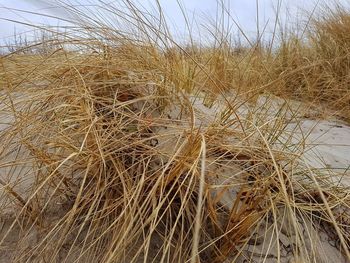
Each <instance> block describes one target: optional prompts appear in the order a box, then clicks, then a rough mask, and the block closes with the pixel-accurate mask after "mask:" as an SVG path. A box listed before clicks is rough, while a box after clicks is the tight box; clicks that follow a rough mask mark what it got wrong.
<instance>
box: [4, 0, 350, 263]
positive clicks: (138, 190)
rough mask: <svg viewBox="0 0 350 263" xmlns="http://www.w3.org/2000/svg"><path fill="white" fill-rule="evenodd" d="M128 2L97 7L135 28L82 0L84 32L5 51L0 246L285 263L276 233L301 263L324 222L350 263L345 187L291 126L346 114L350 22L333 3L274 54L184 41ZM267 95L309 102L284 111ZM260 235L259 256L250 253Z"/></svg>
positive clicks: (69, 255) (122, 256) (55, 254)
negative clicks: (116, 24) (313, 162)
mask: <svg viewBox="0 0 350 263" xmlns="http://www.w3.org/2000/svg"><path fill="white" fill-rule="evenodd" d="M125 4H126V5H127V6H128V8H129V11H131V12H130V13H131V16H128V14H121V12H120V11H119V10H118V9H117V7H113V6H108V5H107V4H105V5H104V7H105V8H108V10H109V11H108V12H110V14H112V13H113V14H114V15H115V16H117V17H120V18H121V20H124V22H125V21H126V22H127V24H128V26H129V27H128V32H131V33H130V34H128V33H126V32H122V31H119V30H117V29H115V28H113V27H112V26H108V23H107V21H104V20H103V19H101V18H99V17H97V16H96V17H93V16H89V15H84V14H81V13H79V11H78V10H77V9H73V10H72V12H75V13H76V14H78V15H79V17H80V19H81V21H80V22H76V28H79V32H80V33H79V34H78V35H76V36H75V37H73V36H72V35H71V34H69V33H65V34H66V35H64V37H65V39H64V40H62V36H60V35H59V34H58V35H57V36H58V37H57V38H56V39H53V40H51V41H49V40H45V41H44V42H43V43H41V42H40V43H37V44H33V45H31V44H28V45H27V46H25V47H21V49H20V50H19V51H17V52H13V53H10V54H6V55H4V56H2V57H1V69H0V76H1V78H0V85H1V91H0V92H1V97H0V99H1V104H0V105H1V111H0V112H1V113H0V114H1V133H0V137H1V141H2V145H1V149H0V150H1V155H0V171H1V177H0V179H1V181H0V184H1V186H2V197H1V198H2V201H1V213H2V215H3V217H4V216H5V215H7V216H8V217H9V219H8V221H6V222H7V224H8V226H7V227H6V228H3V231H2V232H1V235H0V244H1V246H0V249H1V250H2V251H3V252H2V253H3V254H4V255H5V254H6V253H9V256H8V259H9V260H12V261H14V262H84V261H85V262H218V263H219V262H236V261H237V262H238V261H239V260H243V259H246V260H248V262H251V261H252V260H253V258H254V257H255V260H256V257H258V258H259V262H265V261H267V262H268V260H269V258H271V255H270V254H271V253H272V252H271V251H272V250H273V249H274V248H277V249H275V250H276V251H277V252H276V253H277V254H274V260H277V262H282V259H281V258H282V257H284V255H282V254H281V253H282V252H281V251H282V244H281V242H279V241H278V240H279V239H280V236H281V235H282V234H283V235H284V236H287V237H288V238H289V241H290V244H292V245H291V246H290V247H289V248H288V249H289V250H290V257H293V258H294V260H295V262H296V261H297V260H300V262H322V260H325V259H324V258H322V254H320V250H322V249H320V247H319V244H318V243H317V242H318V241H317V237H315V233H317V232H319V231H327V233H328V236H330V237H331V239H332V240H333V241H334V242H335V243H336V240H339V242H338V243H336V244H335V246H336V247H337V249H338V250H339V251H340V253H341V254H343V256H344V257H347V258H349V247H350V239H349V237H350V230H349V220H350V219H349V205H350V199H349V187H348V186H345V185H341V184H338V185H336V184H333V183H331V182H332V177H333V176H337V174H335V172H334V171H332V170H326V171H325V170H323V169H313V168H312V167H309V166H308V165H307V162H305V161H304V160H303V153H304V151H306V149H305V147H306V146H305V138H304V137H302V138H299V139H298V138H296V137H295V134H296V133H297V132H299V133H300V132H301V131H300V127H299V124H300V122H301V121H302V120H303V118H305V117H306V115H307V114H309V113H310V112H311V109H315V108H317V106H321V107H322V109H324V111H323V112H322V111H318V112H316V114H315V115H314V116H313V117H318V118H319V117H322V116H329V115H330V114H335V115H336V116H338V117H341V118H343V119H344V120H349V118H350V108H349V105H350V89H349V86H348V78H349V77H348V75H349V74H348V72H349V62H348V55H347V53H348V49H347V47H348V46H350V40H349V38H348V35H349V34H348V32H347V31H349V28H350V27H349V25H350V24H349V21H350V19H349V17H350V15H349V14H348V13H347V12H345V11H344V9H339V10H337V12H334V13H329V12H328V13H327V14H330V15H327V16H325V17H321V18H318V19H316V20H312V22H311V25H310V27H309V29H310V30H308V31H307V34H306V35H307V39H306V40H304V41H301V40H300V39H298V38H296V37H295V36H294V37H291V38H289V39H285V40H283V41H282V43H281V45H280V46H279V47H278V48H276V49H272V50H269V49H268V48H264V47H263V46H261V47H260V46H259V47H257V46H253V47H251V48H250V47H244V48H243V47H241V48H240V49H236V48H234V47H232V44H231V43H230V41H228V39H229V37H225V38H223V39H219V38H217V39H216V41H217V42H216V43H217V44H216V45H215V46H214V47H212V48H208V47H203V46H201V45H198V44H193V46H191V45H189V46H187V47H183V46H181V45H178V44H177V43H176V41H175V40H174V39H173V38H171V36H170V34H169V33H168V31H167V26H166V25H165V23H164V21H163V20H162V19H161V20H158V21H157V19H156V17H152V20H153V22H152V21H150V19H151V18H150V17H148V16H146V15H145V14H144V12H141V11H140V10H138V9H137V8H136V7H135V6H133V5H132V4H131V3H130V2H128V1H125ZM67 8H72V7H67ZM104 22H105V23H104ZM155 22H158V23H155ZM106 26H107V27H106ZM216 29H217V30H218V28H216ZM218 35H225V34H224V32H221V33H220V34H219V33H218V31H217V32H216V34H215V36H216V37H217V36H218ZM86 36H88V38H86ZM67 44H71V45H73V44H74V45H75V48H74V49H71V50H68V48H67ZM41 46H44V47H45V49H44V51H45V52H41V53H40V54H39V53H38V52H37V51H36V52H34V53H30V50H31V49H33V48H35V50H38V47H41ZM262 94H263V95H264V97H263V98H264V99H265V102H263V103H261V102H259V101H260V100H261V98H262ZM271 94H275V95H278V96H280V97H282V98H293V99H296V100H300V101H303V102H305V104H302V106H300V107H297V108H296V107H295V106H293V105H294V104H295V102H292V101H289V100H285V101H283V100H282V102H283V103H281V104H279V105H278V106H277V108H276V105H275V102H276V98H275V97H274V96H272V95H271ZM293 103H294V104H293ZM327 114H328V115H327ZM292 123H294V124H295V128H294V130H290V126H289V125H290V124H292ZM305 136H306V135H305ZM345 168H346V167H345ZM344 174H345V172H344ZM15 233H16V234H18V238H15V241H16V242H17V243H16V244H17V249H18V251H17V252H16V253H12V254H11V253H10V252H9V250H10V249H11V248H10V243H11V242H12V241H11V240H10V238H11V236H13V235H14V234H15ZM33 233H34V234H33ZM33 235H36V236H37V238H36V241H32V240H33ZM28 240H29V241H28ZM276 240H277V241H276ZM25 242H29V243H30V246H25V245H24V243H25ZM261 243H264V244H266V245H265V250H267V253H266V255H265V254H263V253H262V252H259V251H253V252H252V251H250V252H247V249H248V247H255V246H256V247H257V246H258V245H259V244H261ZM266 247H267V249H266ZM270 252H271V253H270ZM349 259H350V258H349ZM225 260H231V261H225ZM325 262H327V261H325Z"/></svg>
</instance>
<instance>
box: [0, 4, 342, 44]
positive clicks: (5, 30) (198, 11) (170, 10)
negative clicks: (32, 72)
mask: <svg viewBox="0 0 350 263" xmlns="http://www.w3.org/2000/svg"><path fill="white" fill-rule="evenodd" d="M60 1H63V2H70V3H80V4H83V5H84V4H85V5H86V4H94V3H98V2H100V1H101V0H86V1H84V0H60ZM222 1H224V2H226V5H227V6H228V8H229V10H230V14H231V16H232V18H233V19H234V20H235V21H236V22H237V23H239V25H240V26H241V27H242V28H243V29H244V31H245V32H247V33H250V34H253V33H254V32H256V31H257V19H256V12H257V8H256V0H222ZM280 1H282V6H283V7H282V9H283V13H282V14H283V17H282V18H283V19H284V20H286V19H288V20H290V21H291V22H294V21H296V20H297V18H296V16H297V14H299V13H300V12H299V11H300V10H307V11H311V10H313V8H314V6H315V4H316V2H319V1H318V0H304V1H303V0H280ZM104 2H115V5H118V3H119V2H120V1H118V0H117V1H112V0H104ZM133 2H135V1H133ZM149 2H153V3H154V1H152V0H144V1H143V0H138V3H141V4H142V5H144V6H149ZM159 2H160V3H161V5H162V8H163V10H164V12H165V14H166V15H167V17H168V19H169V20H170V21H171V23H172V24H175V25H176V27H177V28H178V29H179V30H180V31H183V30H184V28H185V22H184V20H183V16H182V15H181V10H180V8H179V6H178V3H177V1H176V0H159ZM278 2H279V0H258V6H259V28H260V29H259V30H260V31H261V30H262V29H263V28H264V26H265V24H266V23H268V26H267V30H271V28H272V27H273V23H274V19H275V14H274V7H276V5H277V4H278ZM327 2H330V1H327ZM335 2H347V1H346V0H344V1H342V0H338V1H335ZM181 3H184V6H185V8H186V13H187V14H188V16H189V18H191V17H193V16H195V17H197V19H196V21H197V22H198V23H199V24H204V23H205V20H206V19H207V18H208V17H212V18H215V14H216V10H217V1H216V0H187V1H185V0H182V1H181ZM53 6H57V1H56V0H0V39H1V40H0V41H1V42H3V41H4V39H6V38H8V37H12V36H13V34H14V29H15V28H16V33H21V32H25V31H26V30H30V27H28V26H23V25H20V24H16V23H13V22H9V21H6V20H3V19H10V20H16V21H22V22H24V23H27V24H36V25H37V24H40V23H43V24H50V25H54V26H55V25H62V24H63V23H62V22H58V21H57V20H55V19H52V18H47V17H43V16H38V15H34V14H28V13H27V14H26V13H23V12H20V11H18V10H15V9H20V10H26V11H31V12H38V13H46V14H49V15H53V16H58V17H62V18H67V17H69V13H68V12H67V11H65V10H64V9H63V8H54V7H53ZM286 8H288V9H289V10H290V13H289V15H287V13H286V12H285V10H286ZM297 10H299V11H297ZM235 30H236V31H237V28H236V29H235Z"/></svg>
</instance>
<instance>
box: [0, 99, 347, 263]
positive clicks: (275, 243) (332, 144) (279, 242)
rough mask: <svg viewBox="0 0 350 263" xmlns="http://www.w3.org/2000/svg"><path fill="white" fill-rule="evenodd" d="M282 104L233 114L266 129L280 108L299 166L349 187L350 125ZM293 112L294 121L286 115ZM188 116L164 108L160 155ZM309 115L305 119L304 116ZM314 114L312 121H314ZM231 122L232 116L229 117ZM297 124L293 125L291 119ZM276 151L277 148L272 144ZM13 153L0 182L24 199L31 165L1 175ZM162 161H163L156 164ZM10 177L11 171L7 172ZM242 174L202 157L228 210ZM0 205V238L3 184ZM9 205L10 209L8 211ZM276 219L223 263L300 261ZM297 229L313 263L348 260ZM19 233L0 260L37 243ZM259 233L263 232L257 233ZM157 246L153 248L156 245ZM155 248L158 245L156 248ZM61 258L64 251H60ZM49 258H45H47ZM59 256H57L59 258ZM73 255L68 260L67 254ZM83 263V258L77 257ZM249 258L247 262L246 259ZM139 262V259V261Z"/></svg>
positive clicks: (199, 114)
mask: <svg viewBox="0 0 350 263" xmlns="http://www.w3.org/2000/svg"><path fill="white" fill-rule="evenodd" d="M192 105H193V106H192V107H193V113H194V116H195V123H194V126H196V127H204V128H205V127H206V126H208V125H210V124H211V123H213V122H214V121H215V120H217V119H218V118H220V116H222V113H223V111H224V110H225V107H224V106H223V105H224V103H216V104H214V105H212V106H211V107H208V106H207V105H205V103H203V101H201V100H196V101H192ZM285 105H286V104H285V101H284V100H281V99H278V98H274V99H273V100H270V99H267V97H264V96H262V97H260V98H259V99H258V100H257V102H256V103H252V104H245V105H243V106H241V107H240V108H239V109H237V112H238V114H239V116H240V117H241V118H248V117H249V118H251V117H252V116H253V118H252V119H253V120H254V119H255V120H256V123H255V124H256V125H260V124H261V123H263V122H264V120H262V117H261V116H265V117H264V118H265V120H267V121H269V123H270V125H273V122H274V120H275V119H276V116H277V114H281V113H278V112H281V109H282V108H283V109H284V110H283V111H282V112H283V114H284V116H285V119H286V123H287V125H286V129H285V134H282V135H281V138H284V139H281V140H282V141H283V140H284V142H289V143H290V145H293V143H295V144H298V142H299V141H300V140H302V139H303V140H304V141H305V144H304V145H303V147H305V149H306V150H305V152H304V153H302V154H301V156H300V160H301V162H302V163H303V164H304V166H305V167H309V168H310V169H318V170H320V171H322V172H323V173H325V174H327V175H328V178H329V183H331V184H334V186H339V185H344V186H347V187H349V188H350V172H349V170H350V126H349V125H347V124H346V123H343V122H342V121H340V120H336V119H332V120H322V119H319V118H317V111H315V110H310V109H309V108H308V107H306V106H303V105H302V104H301V103H299V102H293V101H292V102H289V103H288V105H289V106H288V107H285ZM296 108H298V114H297V118H296V117H295V116H294V114H292V112H293V111H294V110H295V109H296ZM190 115H191V114H189V113H188V114H183V113H181V116H182V117H180V112H179V109H178V107H177V106H176V105H173V106H172V107H170V108H169V116H170V118H171V119H172V122H173V123H172V127H169V128H167V129H161V128H159V130H158V131H157V133H158V135H159V136H160V138H161V139H160V140H159V145H158V146H157V147H158V150H159V151H160V152H162V153H163V154H162V156H166V155H167V154H168V155H171V153H172V151H173V150H174V148H175V147H174V145H175V144H176V143H178V142H179V140H181V134H182V132H183V130H186V129H189V128H191V125H190V124H189V119H190ZM310 116H311V117H310ZM315 116H316V117H315ZM231 118H235V116H233V115H232V117H231ZM1 119H2V120H3V122H2V123H3V124H1V127H0V128H1V129H2V131H1V132H2V133H4V132H5V131H6V129H7V128H8V127H10V125H11V119H12V117H11V116H10V115H9V113H7V115H6V116H4V115H2V116H1ZM296 120H298V121H296ZM230 140H231V143H233V142H234V138H227V141H228V143H230ZM276 147H277V148H278V147H280V146H279V145H278V143H276ZM17 150H18V151H19V152H17V151H9V149H3V151H2V154H1V156H0V179H1V180H2V181H3V182H5V183H6V184H9V185H15V186H14V187H15V189H16V191H18V192H19V193H20V194H21V195H22V196H23V198H24V199H25V196H26V189H28V187H30V185H31V184H32V183H33V179H31V167H30V166H27V165H24V166H23V167H17V168H16V169H18V173H17V175H16V176H15V177H12V178H7V177H6V174H8V173H9V172H10V170H9V169H13V168H11V165H9V164H10V163H11V161H13V160H14V159H15V158H17V159H20V158H21V156H22V157H23V158H24V157H25V156H28V153H27V152H26V151H22V149H17ZM162 161H164V162H166V161H167V160H162ZM12 173H13V171H12ZM243 173H244V171H242V168H241V167H239V166H234V165H231V166H229V167H227V166H224V165H222V166H221V167H220V165H217V164H215V160H210V159H208V166H207V174H208V175H210V174H215V175H216V182H215V183H216V185H217V188H215V189H213V190H212V194H213V196H215V195H217V194H218V192H219V191H221V190H222V188H224V187H225V189H226V190H225V193H224V195H223V197H222V199H221V203H222V205H223V207H226V208H227V209H230V208H231V207H232V205H233V202H234V201H235V199H236V195H237V187H235V186H231V185H230V181H231V180H232V178H233V177H235V178H237V177H239V176H241V175H242V174H243ZM0 191H1V198H2V199H1V204H2V207H5V206H6V211H5V210H4V213H3V214H6V216H3V217H2V218H1V222H2V227H1V231H0V237H1V236H3V235H4V233H6V231H7V230H8V229H9V227H10V225H11V221H12V220H13V216H12V215H11V213H13V211H14V210H16V207H17V206H16V205H15V204H13V202H12V203H11V200H10V199H9V198H7V197H6V195H5V194H4V186H1V190H0ZM9 207H10V208H9ZM11 207H12V208H11ZM60 213H64V211H63V210H62V211H60V209H59V208H57V210H56V211H53V212H52V213H51V216H52V220H53V221H54V220H55V219H56V218H59V216H60ZM277 220H280V226H281V230H280V231H279V233H278V234H277V235H276V232H275V231H276V230H275V229H272V228H269V226H270V225H271V224H270V223H269V222H267V221H266V222H261V224H260V227H259V229H258V230H257V231H256V233H254V236H253V237H252V238H251V239H250V240H249V241H248V242H249V244H251V245H248V246H246V247H245V251H244V252H243V254H242V255H245V257H246V258H244V256H240V257H239V258H237V259H236V258H234V257H232V258H231V259H230V260H231V261H230V260H227V262H247V261H245V260H248V262H268V263H270V262H271V263H272V262H286V263H288V262H289V263H292V262H295V263H297V262H304V259H303V258H294V257H293V254H292V248H293V245H294V244H293V242H295V240H296V238H295V237H293V236H291V235H292V234H293V233H291V232H290V231H289V230H288V225H289V224H288V217H286V218H278V219H277ZM301 225H302V227H303V229H302V230H301V232H302V233H303V236H302V237H303V238H304V242H305V251H304V252H302V253H301V254H303V253H305V254H306V253H307V252H310V251H314V253H313V254H312V255H309V257H310V258H311V259H313V260H314V262H324V263H326V262H339V263H342V262H344V263H345V262H349V261H347V260H346V259H345V257H344V256H343V255H342V254H341V253H340V252H339V244H337V243H336V241H335V240H333V239H332V238H331V236H330V234H329V233H327V232H324V231H321V230H320V229H317V228H315V226H312V224H311V222H301ZM21 233H22V232H21V229H20V228H19V227H18V226H17V225H16V227H15V228H14V229H13V230H12V232H11V235H10V236H9V237H8V238H7V239H6V241H5V243H4V246H3V247H2V248H1V253H0V262H11V260H12V258H13V257H14V256H18V253H22V255H24V253H25V251H28V250H30V249H32V248H33V247H34V246H35V245H36V244H37V243H38V242H40V233H39V232H38V231H37V230H35V229H33V230H32V231H30V234H29V235H28V236H27V237H26V238H24V239H23V240H22V241H21V242H20V243H19V238H18V237H19V236H20V234H21ZM263 233H264V234H263ZM159 242H161V241H159V240H158V241H155V244H154V245H153V246H152V247H153V250H154V251H151V253H150V255H151V256H152V255H155V254H156V253H155V252H157V251H156V250H157V244H158V243H159ZM158 245H159V244H158ZM158 247H160V246H158ZM62 253H63V254H64V251H63V252H62ZM47 256H48V257H49V255H47ZM63 256H64V255H62V257H63ZM72 257H73V256H72ZM82 260H83V261H84V260H86V259H82ZM249 260H250V261H249ZM33 262H35V261H33ZM72 262H73V260H72ZM140 262H142V261H141V259H140Z"/></svg>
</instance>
